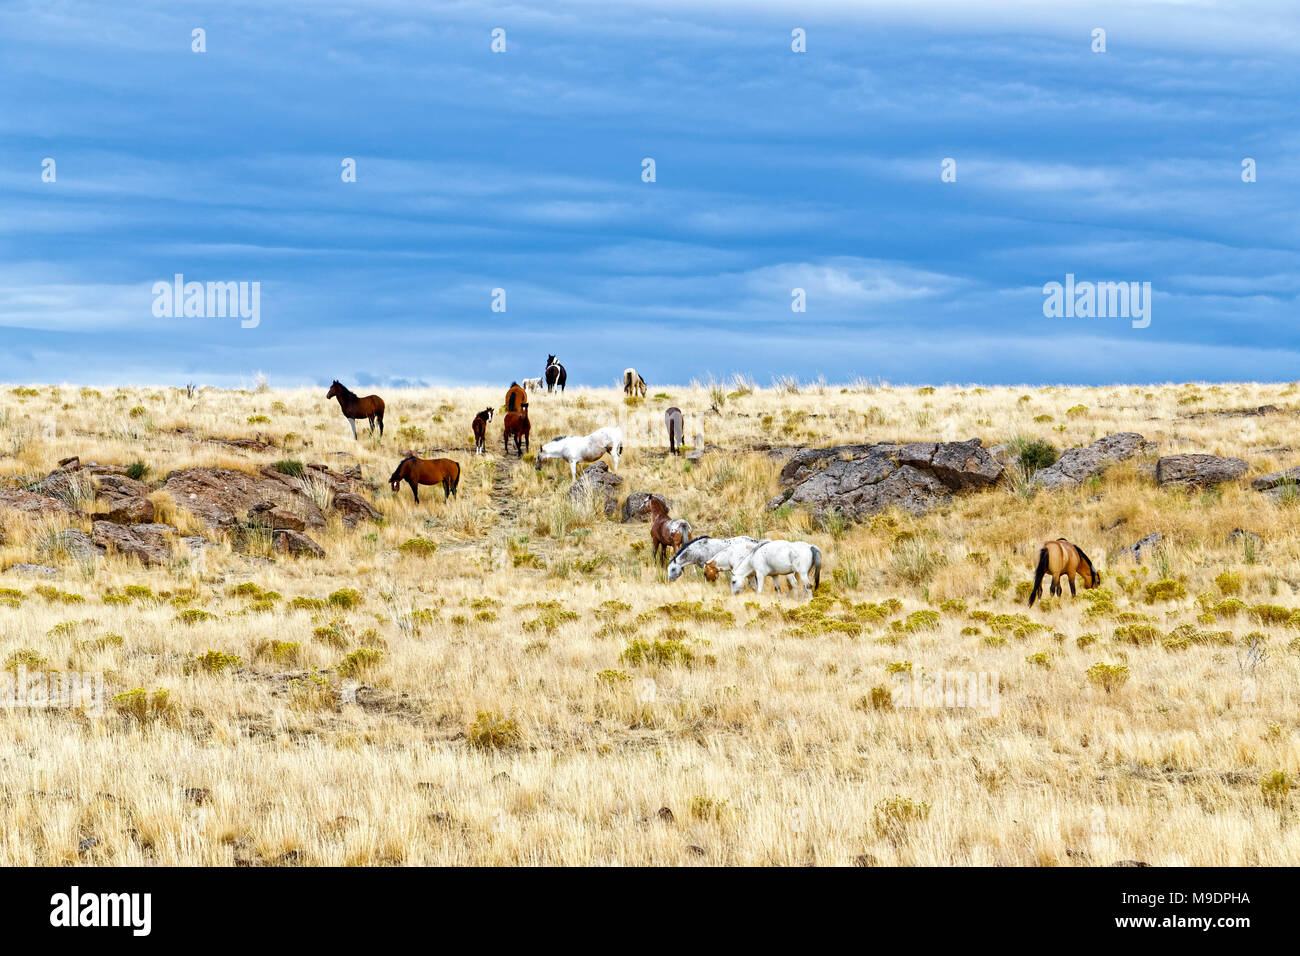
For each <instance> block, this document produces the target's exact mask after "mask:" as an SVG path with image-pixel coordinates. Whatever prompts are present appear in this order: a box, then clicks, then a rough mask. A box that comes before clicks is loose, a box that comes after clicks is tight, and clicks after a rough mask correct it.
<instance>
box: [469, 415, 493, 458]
mask: <svg viewBox="0 0 1300 956" xmlns="http://www.w3.org/2000/svg"><path fill="white" fill-rule="evenodd" d="M490 421H492V408H491V406H488V407H487V408H485V409H483V411H481V412H479V413H478V414H477V415H475V416H474V422H473V424H472V425H471V426H470V427H471V428H473V429H474V454H476V455H483V454H486V453H487V425H488V422H490Z"/></svg>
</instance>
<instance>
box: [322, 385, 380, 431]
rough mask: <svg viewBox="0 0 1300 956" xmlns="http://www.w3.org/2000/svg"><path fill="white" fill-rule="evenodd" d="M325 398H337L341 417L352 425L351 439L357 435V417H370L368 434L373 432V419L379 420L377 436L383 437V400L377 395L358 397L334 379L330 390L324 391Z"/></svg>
mask: <svg viewBox="0 0 1300 956" xmlns="http://www.w3.org/2000/svg"><path fill="white" fill-rule="evenodd" d="M325 397H326V398H337V399H338V400H339V407H340V408H342V409H343V417H344V418H346V419H347V420H348V424H349V425H351V426H352V439H353V441H355V440H356V437H357V419H358V418H368V419H370V434H372V435H373V434H374V433H375V421H376V420H378V422H379V437H380V438H383V437H384V400H383V399H382V398H380V397H379V396H378V395H367V396H366V397H365V398H358V397H357V393H356V392H352V391H349V390H348V389H347V387H346V386H343V385H340V384H339V380H338V379H335V380H334V383H333V384H332V385H330V390H329V391H328V392H326V393H325Z"/></svg>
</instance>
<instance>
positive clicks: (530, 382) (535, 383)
mask: <svg viewBox="0 0 1300 956" xmlns="http://www.w3.org/2000/svg"><path fill="white" fill-rule="evenodd" d="M519 384H520V385H522V386H523V387H524V391H526V392H540V391H541V390H542V380H541V379H540V378H524V379H520V380H519Z"/></svg>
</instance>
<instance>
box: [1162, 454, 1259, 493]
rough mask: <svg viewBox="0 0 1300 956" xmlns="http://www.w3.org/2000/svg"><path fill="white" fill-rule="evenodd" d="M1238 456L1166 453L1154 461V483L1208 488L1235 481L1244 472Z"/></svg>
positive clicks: (1244, 464) (1244, 466) (1243, 463)
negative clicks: (1224, 456)
mask: <svg viewBox="0 0 1300 956" xmlns="http://www.w3.org/2000/svg"><path fill="white" fill-rule="evenodd" d="M1247 467H1248V466H1247V464H1246V463H1245V462H1244V461H1242V460H1241V459H1240V458H1223V457H1221V456H1219V455H1167V456H1165V457H1164V458H1161V459H1160V460H1159V461H1157V462H1156V484H1158V485H1187V486H1195V487H1200V488H1208V487H1209V486H1211V485H1218V484H1222V483H1223V482H1225V481H1236V480H1237V479H1238V478H1240V477H1241V476H1242V475H1244V474H1245V473H1246V468H1247Z"/></svg>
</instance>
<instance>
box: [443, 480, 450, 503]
mask: <svg viewBox="0 0 1300 956" xmlns="http://www.w3.org/2000/svg"><path fill="white" fill-rule="evenodd" d="M450 497H451V479H450V478H444V479H442V500H443V501H446V500H447V499H448V498H450Z"/></svg>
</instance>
